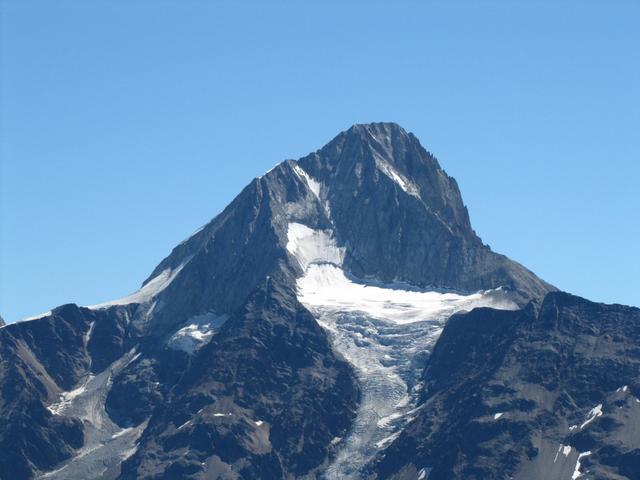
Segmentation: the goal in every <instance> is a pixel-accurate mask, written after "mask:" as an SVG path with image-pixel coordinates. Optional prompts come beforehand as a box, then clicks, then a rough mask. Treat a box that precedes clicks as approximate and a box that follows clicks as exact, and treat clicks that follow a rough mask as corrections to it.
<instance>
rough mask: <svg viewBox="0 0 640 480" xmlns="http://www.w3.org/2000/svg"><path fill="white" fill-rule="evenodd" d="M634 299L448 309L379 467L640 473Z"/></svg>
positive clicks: (471, 475) (568, 298)
mask: <svg viewBox="0 0 640 480" xmlns="http://www.w3.org/2000/svg"><path fill="white" fill-rule="evenodd" d="M638 372H640V309H638V308H632V307H625V306H622V305H603V304H598V303H593V302H590V301H588V300H585V299H583V298H579V297H575V296H573V295H570V294H567V293H562V292H555V293H550V294H549V295H547V296H546V298H545V300H544V302H543V303H542V305H541V306H536V305H533V304H531V305H529V306H528V307H527V308H525V309H522V310H518V311H498V310H492V309H487V308H480V309H476V310H474V311H472V312H471V313H468V314H461V315H456V316H454V317H452V318H451V320H450V321H449V322H448V323H447V326H446V327H445V329H444V332H443V333H442V336H441V337H440V340H439V341H438V344H437V346H436V348H435V349H434V351H433V355H432V356H431V359H430V361H429V364H428V366H427V368H426V369H425V371H424V373H423V377H422V378H423V381H424V385H425V388H424V391H423V398H422V399H421V404H420V407H419V413H417V415H416V418H415V419H414V420H413V421H412V422H411V423H410V424H409V425H408V426H407V428H406V429H405V430H404V431H403V432H402V434H401V435H400V436H399V437H398V439H397V440H396V441H395V442H394V443H393V444H392V445H390V446H389V447H388V448H387V449H386V450H385V451H384V452H382V453H381V454H380V455H379V458H378V459H377V463H376V465H375V468H372V471H373V472H376V473H377V475H376V477H377V478H411V475H412V474H413V475H414V477H413V478H415V476H418V472H423V471H424V472H425V476H426V474H427V473H428V478H429V479H430V480H438V479H479V478H517V479H521V480H529V479H531V480H534V479H542V478H544V479H548V480H563V479H575V478H584V479H631V480H637V479H640V399H639V398H640V377H639V376H638Z"/></svg>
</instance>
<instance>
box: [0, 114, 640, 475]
mask: <svg viewBox="0 0 640 480" xmlns="http://www.w3.org/2000/svg"><path fill="white" fill-rule="evenodd" d="M299 167H302V168H303V169H304V171H306V174H308V175H311V177H313V179H314V181H316V182H318V184H319V190H317V191H316V189H315V184H311V183H310V181H309V180H307V179H306V178H305V174H304V172H303V173H300V171H299V170H298V168H299ZM290 222H300V223H304V224H305V225H307V226H309V227H311V228H315V229H331V231H332V232H333V234H334V235H335V238H336V239H337V241H338V243H339V244H340V246H341V247H344V249H345V268H346V269H347V270H349V271H350V273H351V274H353V275H355V276H356V277H374V278H376V279H378V280H380V281H391V280H402V281H405V282H408V283H412V284H414V285H417V286H422V287H434V288H438V289H452V290H456V291H461V292H470V291H476V290H479V289H491V288H497V287H505V288H507V289H509V290H510V291H511V292H512V296H513V298H514V300H516V301H517V302H518V303H519V304H520V305H525V304H526V303H527V302H529V301H530V300H534V301H536V302H538V301H540V300H541V299H542V298H543V296H544V294H545V293H547V292H548V291H551V290H554V288H553V287H552V286H550V285H549V284H547V283H545V282H544V281H542V280H540V279H538V278H537V277H536V276H535V275H534V274H532V273H531V272H530V271H528V270H527V269H525V268H524V267H522V266H521V265H519V264H517V263H516V262H513V261H511V260H509V259H507V258H506V257H504V256H501V255H499V254H496V253H494V252H492V251H491V250H490V249H489V247H488V246H486V245H484V244H483V243H482V241H481V240H480V238H479V237H478V236H477V235H476V234H475V232H474V231H473V229H472V228H471V226H470V222H469V217H468V213H467V210H466V208H465V206H464V204H463V202H462V198H461V196H460V192H459V190H458V186H457V184H456V182H455V180H453V179H452V178H451V177H449V176H448V175H447V174H446V173H445V172H444V171H443V170H442V169H441V168H440V166H439V164H438V162H437V161H436V159H435V158H434V157H433V156H432V155H431V154H429V153H428V152H426V151H425V150H424V148H422V146H420V144H419V142H418V140H417V139H416V138H415V137H414V136H413V135H411V134H408V133H406V132H405V131H404V130H403V129H402V128H400V127H399V126H397V125H395V124H370V125H356V126H354V127H352V128H351V129H349V130H347V131H345V132H343V133H341V134H340V135H338V136H337V137H336V138H335V139H334V140H333V141H332V142H330V143H329V144H328V145H327V146H326V147H324V148H323V149H321V150H319V151H317V152H315V153H313V154H311V155H309V156H307V157H305V158H303V159H300V160H299V161H298V162H296V161H293V160H288V161H285V162H283V163H281V164H280V165H278V166H276V167H275V168H274V169H273V170H271V171H270V172H268V173H267V174H265V175H263V176H262V177H260V178H256V179H254V180H253V181H252V182H251V183H250V184H249V185H248V186H247V187H246V188H245V189H244V190H243V191H242V192H241V193H240V194H239V195H238V197H236V199H234V200H233V202H231V204H230V205H229V206H228V207H227V208H226V209H225V210H224V211H223V212H221V213H220V214H219V215H217V216H216V217H215V218H214V219H213V220H212V221H211V222H210V223H209V224H207V225H206V226H205V227H204V228H203V229H202V230H200V231H199V232H197V233H196V234H194V235H192V236H191V237H190V238H189V239H187V240H186V241H184V242H183V243H181V244H180V245H178V246H177V247H176V248H175V249H174V250H173V251H172V252H171V253H170V255H168V256H167V258H165V259H164V260H163V261H162V262H160V264H159V265H158V267H157V268H156V269H155V270H154V271H153V272H152V274H151V275H150V276H149V278H148V279H147V280H146V281H145V282H144V284H143V285H145V286H153V285H154V282H156V281H158V279H159V278H160V279H162V278H165V277H166V278H171V281H170V282H167V283H168V285H167V286H166V288H164V289H159V290H158V291H156V292H155V293H154V294H153V295H150V296H146V297H137V298H138V299H137V300H136V301H135V302H131V303H128V304H126V305H122V304H113V305H111V306H106V307H100V308H93V309H88V308H82V307H77V306H74V305H67V306H63V307H60V308H58V309H55V310H54V311H53V312H52V313H51V314H50V315H46V316H44V317H42V318H41V319H37V320H33V321H29V322H24V323H17V324H12V325H8V326H6V327H3V328H2V329H0V397H1V399H2V400H1V402H2V403H0V406H1V408H2V419H0V478H2V479H3V480H4V479H5V478H9V479H11V480H13V479H16V478H17V479H21V478H30V477H32V476H37V475H40V474H41V473H43V472H47V471H51V470H53V469H59V471H58V473H56V474H55V477H53V478H63V479H65V480H71V479H76V478H79V479H80V478H81V479H86V478H87V477H86V476H87V475H88V474H90V475H93V476H94V477H96V478H97V477H99V476H101V475H104V476H107V478H116V477H118V476H120V478H127V479H128V478H205V476H206V478H211V477H212V476H213V477H214V478H215V476H220V477H221V478H281V477H285V478H298V477H305V476H306V477H307V478H314V477H316V476H318V475H321V474H322V471H323V469H324V468H325V467H326V465H327V464H328V462H330V460H331V458H332V456H333V455H334V453H335V449H336V447H335V442H334V440H335V438H336V437H341V436H343V435H344V434H345V432H347V431H348V429H349V428H350V426H351V422H352V420H353V418H354V414H355V413H354V412H355V411H356V407H357V403H358V398H359V387H358V384H357V381H356V379H355V376H354V374H353V371H352V369H351V366H350V365H349V364H348V363H347V362H346V361H345V360H344V359H342V358H341V357H340V356H339V355H338V354H336V353H335V352H334V351H333V349H332V348H331V345H330V343H329V341H328V338H327V334H326V332H325V331H324V330H323V329H321V328H320V327H319V326H318V324H317V323H316V321H315V320H314V319H313V317H312V316H311V314H310V313H309V312H308V311H307V310H306V309H305V308H304V307H303V306H302V305H301V304H300V303H299V302H298V300H297V298H296V294H295V281H296V278H297V277H298V276H299V275H300V274H301V269H300V265H298V263H297V261H296V260H295V259H294V258H293V257H292V256H291V255H290V254H289V253H288V252H287V248H286V245H287V241H288V240H287V230H288V225H289V223H290ZM147 288H149V287H147ZM205 314H215V315H220V316H223V317H224V318H225V319H226V322H225V323H223V322H220V325H218V326H217V327H216V332H215V335H213V337H212V339H211V341H210V342H209V343H208V344H207V345H206V346H203V347H202V348H201V349H199V350H195V351H193V352H191V353H186V352H183V351H180V350H175V349H172V348H170V346H169V345H168V343H167V341H168V339H169V338H171V337H172V336H173V335H174V334H175V333H176V332H177V331H179V330H180V329H181V328H183V327H184V326H185V325H186V324H187V323H188V322H192V321H193V319H194V318H199V316H202V315H205ZM91 378H93V379H95V378H100V379H102V380H104V384H100V385H98V386H97V387H96V388H95V392H94V391H93V390H92V393H91V394H92V395H94V397H92V398H91V400H92V401H93V400H95V402H96V403H95V405H97V407H96V408H97V409H98V410H100V409H102V408H103V407H104V410H105V412H106V413H104V415H106V418H103V419H102V420H104V421H105V422H106V423H108V424H109V428H111V429H112V430H110V432H111V431H113V432H115V433H114V437H113V441H112V440H111V436H109V438H107V440H104V441H105V442H111V443H109V445H106V446H105V448H104V449H103V450H99V449H96V450H92V452H90V453H89V454H86V452H83V453H82V455H80V454H79V452H82V451H80V450H78V449H79V448H81V447H83V446H85V447H86V445H88V444H89V443H90V442H95V441H97V440H96V438H98V437H99V436H98V437H96V432H95V427H94V426H93V425H92V424H91V422H89V421H87V420H85V421H84V422H83V421H81V420H80V419H79V418H77V417H73V416H67V415H54V414H52V413H51V412H50V411H49V410H48V409H47V407H50V406H51V405H52V404H54V403H55V402H56V401H57V400H58V397H59V395H60V394H61V393H63V392H69V391H71V390H73V389H76V388H78V387H80V386H82V385H83V382H85V381H87V379H91ZM92 405H93V404H92ZM94 413H95V412H94ZM92 414H93V413H92ZM98 414H99V415H103V413H102V411H100V412H98ZM101 418H102V417H101ZM117 428H119V429H122V430H116V429H117ZM125 429H126V430H125ZM135 432H138V433H139V434H140V437H139V438H138V436H134V433H135ZM138 433H136V435H137V434H138ZM127 435H130V436H131V440H130V441H129V440H127V441H128V442H129V443H126V442H124V440H123V439H125V437H127ZM100 438H101V437H100ZM127 438H128V437H127ZM118 439H119V440H118ZM88 442H89V443H88ZM91 445H93V446H95V445H94V444H91ZM123 445H126V448H125V447H124V446H123ZM92 448H93V447H92ZM118 449H120V450H118ZM123 449H124V450H123ZM134 450H135V452H134ZM96 452H97V453H96ZM627 454H628V452H622V451H620V452H618V451H612V452H609V457H607V458H609V459H614V458H615V459H616V460H610V461H616V462H627V463H628V464H629V465H633V464H634V463H633V462H634V461H635V459H634V458H635V457H633V456H628V455H627ZM74 455H75V456H74ZM127 455H130V456H127ZM621 455H622V456H621ZM624 455H627V456H624ZM69 459H72V460H69ZM120 459H123V460H120ZM65 462H66V463H65ZM122 462H123V463H122ZM120 463H122V468H120ZM602 464H603V465H604V462H603V463H602Z"/></svg>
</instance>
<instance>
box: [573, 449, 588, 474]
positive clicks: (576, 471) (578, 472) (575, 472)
mask: <svg viewBox="0 0 640 480" xmlns="http://www.w3.org/2000/svg"><path fill="white" fill-rule="evenodd" d="M589 455H591V452H590V451H589V452H583V453H580V454H579V455H578V460H576V468H575V469H574V471H573V475H571V480H576V478H579V477H580V476H581V475H582V473H581V472H580V466H581V465H580V460H582V459H583V458H584V457H587V456H589Z"/></svg>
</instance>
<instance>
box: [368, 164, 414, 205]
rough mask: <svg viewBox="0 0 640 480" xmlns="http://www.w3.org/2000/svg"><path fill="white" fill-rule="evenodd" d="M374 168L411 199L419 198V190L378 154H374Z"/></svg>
mask: <svg viewBox="0 0 640 480" xmlns="http://www.w3.org/2000/svg"><path fill="white" fill-rule="evenodd" d="M374 157H375V161H376V167H378V169H379V170H380V171H381V172H382V173H384V174H385V175H386V176H387V177H389V178H390V179H391V180H393V181H394V182H395V183H396V184H397V185H398V186H399V187H400V188H401V189H402V190H403V191H404V192H405V193H408V194H409V195H411V196H413V197H417V198H420V189H419V188H418V187H417V186H416V185H415V184H414V183H413V182H411V181H410V180H408V179H406V178H404V177H403V176H402V175H400V173H398V172H397V171H396V169H394V168H393V167H392V166H391V164H390V163H389V162H387V161H386V160H384V159H383V158H382V157H380V156H379V155H378V154H374Z"/></svg>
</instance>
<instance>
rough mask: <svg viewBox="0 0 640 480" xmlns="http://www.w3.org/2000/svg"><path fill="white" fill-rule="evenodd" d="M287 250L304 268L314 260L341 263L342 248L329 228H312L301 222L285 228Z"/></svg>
mask: <svg viewBox="0 0 640 480" xmlns="http://www.w3.org/2000/svg"><path fill="white" fill-rule="evenodd" d="M287 251H288V252H289V253H290V254H291V255H293V257H294V258H295V259H296V260H297V261H298V263H299V265H300V267H301V268H302V269H303V270H305V269H306V268H307V267H308V266H309V265H311V264H312V263H314V262H329V263H334V264H336V265H342V260H343V258H344V248H341V247H338V246H337V244H336V241H335V239H334V238H333V235H332V232H331V231H330V230H314V229H312V228H309V227H307V226H306V225H303V224H301V223H295V222H294V223H290V224H289V226H288V229H287Z"/></svg>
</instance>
